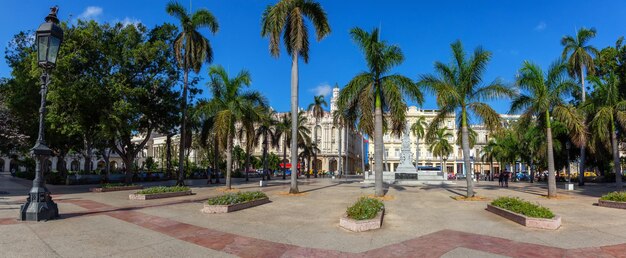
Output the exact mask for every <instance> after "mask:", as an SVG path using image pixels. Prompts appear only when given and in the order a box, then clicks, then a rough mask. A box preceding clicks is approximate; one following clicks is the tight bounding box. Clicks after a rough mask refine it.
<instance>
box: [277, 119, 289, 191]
mask: <svg viewBox="0 0 626 258" xmlns="http://www.w3.org/2000/svg"><path fill="white" fill-rule="evenodd" d="M290 132H291V120H290V114H288V113H285V114H283V115H282V116H280V120H279V121H278V124H276V138H277V139H280V138H281V137H282V139H283V143H282V145H283V159H282V161H281V162H280V163H282V164H283V180H285V179H286V174H287V173H286V171H287V162H286V160H287V145H288V144H289V142H290V141H289V138H290V137H288V135H289V133H290Z"/></svg>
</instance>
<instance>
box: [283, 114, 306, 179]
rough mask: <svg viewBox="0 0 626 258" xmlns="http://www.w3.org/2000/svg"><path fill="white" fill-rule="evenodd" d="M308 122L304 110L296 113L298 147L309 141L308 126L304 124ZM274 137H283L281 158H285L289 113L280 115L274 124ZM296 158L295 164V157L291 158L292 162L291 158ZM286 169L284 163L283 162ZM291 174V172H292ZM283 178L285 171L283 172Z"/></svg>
mask: <svg viewBox="0 0 626 258" xmlns="http://www.w3.org/2000/svg"><path fill="white" fill-rule="evenodd" d="M307 123H308V119H307V118H306V116H305V113H304V112H302V111H301V112H299V113H298V123H297V125H298V130H297V132H298V137H297V139H296V142H297V143H298V144H297V147H298V148H302V147H303V146H305V145H306V144H307V143H309V142H311V136H310V135H311V130H309V128H308V127H307V126H306V124H307ZM276 138H277V139H280V138H282V139H283V160H286V159H287V149H286V148H289V147H291V146H290V144H291V114H289V113H286V114H284V115H283V116H282V118H281V120H280V121H279V123H278V124H277V126H276ZM294 159H295V160H296V162H295V163H296V164H297V159H298V158H297V157H296V158H293V157H292V158H291V160H292V163H294V162H293V160H294ZM283 165H284V167H285V170H286V167H287V166H286V164H283ZM296 168H297V167H292V169H296ZM292 174H293V173H292ZM283 179H286V178H285V173H284V172H283Z"/></svg>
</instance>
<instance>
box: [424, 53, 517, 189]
mask: <svg viewBox="0 0 626 258" xmlns="http://www.w3.org/2000/svg"><path fill="white" fill-rule="evenodd" d="M451 48H452V55H453V57H454V60H453V62H452V63H451V64H449V65H446V64H444V63H441V62H436V63H435V71H436V73H437V75H430V74H429V75H423V76H421V79H420V82H419V83H420V84H421V85H423V86H426V87H427V88H428V89H430V90H431V91H433V92H434V93H435V96H436V97H437V105H438V106H439V113H438V114H437V115H436V116H435V118H434V119H433V121H432V122H431V124H430V126H429V130H428V133H431V130H430V128H437V127H439V125H440V124H442V123H443V122H444V120H445V118H446V116H447V115H448V114H450V113H457V117H459V119H457V123H460V125H459V126H458V128H460V130H461V142H462V144H461V145H462V148H463V160H464V166H465V171H466V172H467V177H466V180H467V197H472V196H474V184H473V181H472V177H471V175H472V173H471V172H472V170H471V166H470V150H469V149H470V139H469V137H470V131H469V130H470V126H469V124H470V117H472V114H473V115H474V116H473V117H476V118H478V119H479V120H482V122H483V123H484V124H485V126H486V127H487V129H488V130H489V131H494V130H495V129H497V128H499V127H500V126H501V125H500V115H499V114H498V113H497V112H496V111H495V110H493V109H492V108H491V107H490V106H489V105H487V104H485V103H484V102H482V101H486V100H490V99H495V98H500V97H508V96H512V95H513V91H512V90H511V89H509V88H508V87H507V86H506V85H505V84H504V83H502V82H501V81H500V80H499V79H496V80H494V81H493V82H491V83H489V84H487V85H483V78H482V77H483V73H484V72H485V69H486V68H487V63H488V62H489V59H490V58H491V53H490V52H489V51H485V50H483V49H482V47H477V48H476V49H475V50H474V53H473V54H472V55H471V56H469V57H467V56H466V53H465V51H464V50H463V45H462V44H461V41H456V42H454V43H452V45H451ZM432 132H433V133H434V132H435V131H434V130H433V131H432ZM427 137H428V136H427Z"/></svg>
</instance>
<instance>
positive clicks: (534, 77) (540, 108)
mask: <svg viewBox="0 0 626 258" xmlns="http://www.w3.org/2000/svg"><path fill="white" fill-rule="evenodd" d="M566 69H567V66H566V64H565V63H564V62H562V61H560V60H558V61H556V62H555V63H553V64H552V65H551V66H550V67H549V68H548V70H547V71H546V73H545V74H544V72H543V71H542V70H541V68H540V67H539V66H537V65H535V64H533V63H530V62H528V61H526V62H524V64H523V65H522V68H521V69H520V70H519V76H518V78H517V82H516V85H517V86H518V87H519V88H520V89H521V90H526V91H527V92H526V93H520V94H519V95H518V96H516V97H515V99H514V100H513V102H512V103H511V113H515V112H519V111H522V112H523V113H522V115H521V118H520V121H521V122H522V123H528V121H533V120H534V119H537V120H539V121H538V123H543V126H544V127H545V130H546V134H545V135H546V142H547V149H546V152H547V155H546V156H547V161H548V197H550V198H552V197H556V195H557V193H556V180H555V171H554V147H553V136H552V125H551V124H552V120H553V119H554V120H558V121H561V122H563V123H564V124H565V125H566V126H567V127H568V128H569V129H570V134H571V135H572V140H573V142H574V143H575V144H577V145H580V144H582V143H584V140H583V139H582V138H583V137H584V133H585V129H584V127H583V122H582V120H583V118H582V116H581V115H580V114H579V113H578V112H577V111H576V110H575V108H574V107H573V106H570V105H566V104H564V103H563V99H562V97H563V95H565V94H568V93H570V92H571V91H572V90H574V89H575V87H576V83H575V82H574V81H572V80H570V79H567V78H565V76H564V73H565V72H566Z"/></svg>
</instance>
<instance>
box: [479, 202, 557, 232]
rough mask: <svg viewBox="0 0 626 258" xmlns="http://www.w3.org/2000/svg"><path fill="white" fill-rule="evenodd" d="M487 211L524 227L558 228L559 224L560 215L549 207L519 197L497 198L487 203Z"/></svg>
mask: <svg viewBox="0 0 626 258" xmlns="http://www.w3.org/2000/svg"><path fill="white" fill-rule="evenodd" d="M487 211H490V212H492V213H495V214H497V215H500V216H502V217H504V218H506V219H509V220H512V221H514V222H516V223H518V224H520V225H523V226H526V227H531V228H541V229H558V228H559V227H560V226H561V217H560V216H556V215H554V213H552V211H550V209H548V208H545V207H542V206H540V205H536V204H533V203H530V202H528V201H524V200H522V199H519V198H511V197H500V198H497V199H495V200H494V201H493V202H491V204H488V205H487Z"/></svg>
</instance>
